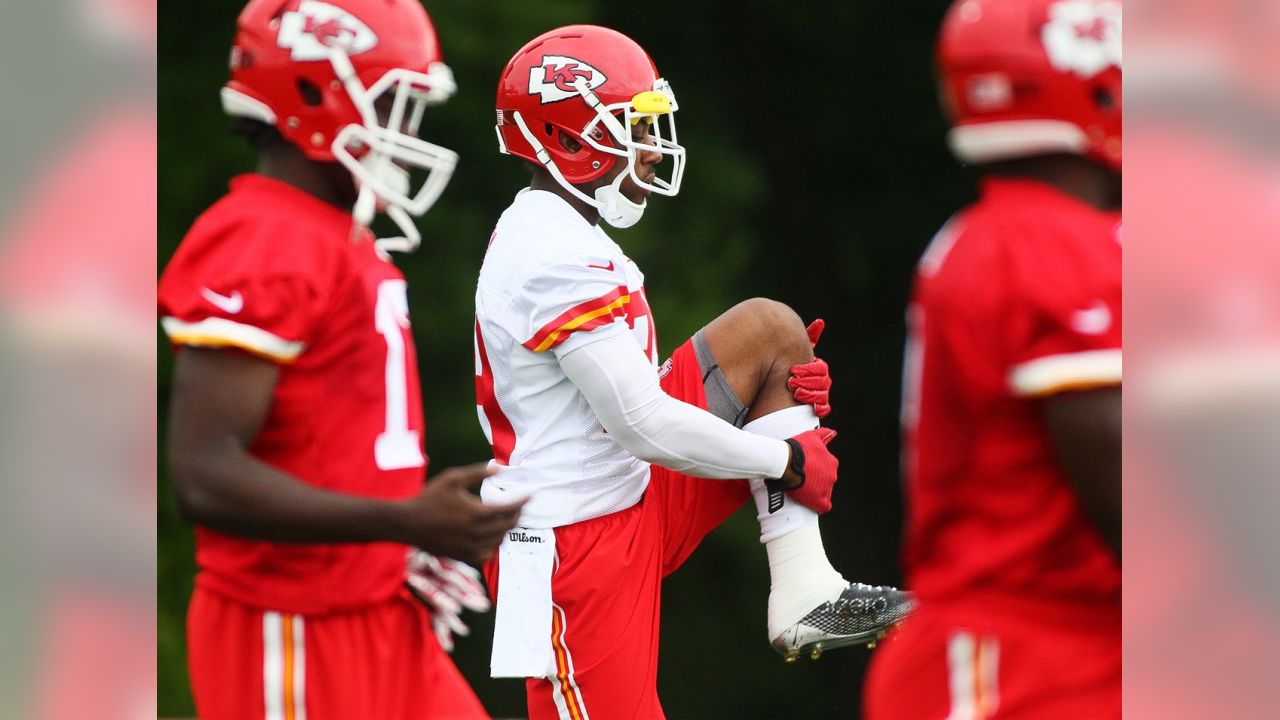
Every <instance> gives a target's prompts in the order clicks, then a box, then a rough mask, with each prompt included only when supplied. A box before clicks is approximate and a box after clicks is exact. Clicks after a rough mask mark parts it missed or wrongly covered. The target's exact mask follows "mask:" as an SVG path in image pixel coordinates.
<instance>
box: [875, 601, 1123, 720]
mask: <svg viewBox="0 0 1280 720" xmlns="http://www.w3.org/2000/svg"><path fill="white" fill-rule="evenodd" d="M1120 679H1121V678H1120V605H1119V603H1118V602H1116V603H1113V604H1107V605H1102V606H1094V607H1087V606H1072V605H1071V604H1070V603H1066V602H1060V603H1040V604H1031V603H1025V602H1022V601H1017V602H1010V601H1008V600H1005V599H994V598H991V599H982V598H973V599H972V600H970V601H966V602H965V603H964V606H963V607H960V606H953V605H951V604H948V605H947V606H945V607H939V606H937V605H932V604H930V603H928V602H924V603H921V606H920V608H919V609H918V610H917V611H916V612H915V613H914V614H913V615H912V616H911V617H910V618H908V619H907V620H906V621H905V622H904V623H903V624H902V625H901V626H899V628H898V629H897V630H896V631H895V632H894V633H893V634H892V635H890V636H889V638H888V639H887V640H886V641H885V642H883V643H881V646H880V649H879V650H877V651H876V653H875V656H874V657H873V658H872V661H871V667H870V669H869V671H868V673H867V681H866V689H865V692H864V694H863V697H864V699H865V704H866V717H867V718H868V720H943V719H944V718H946V719H948V720H1016V719H1019V718H1025V719H1026V720H1107V719H1108V718H1119V717H1120V705H1121V697H1120Z"/></svg>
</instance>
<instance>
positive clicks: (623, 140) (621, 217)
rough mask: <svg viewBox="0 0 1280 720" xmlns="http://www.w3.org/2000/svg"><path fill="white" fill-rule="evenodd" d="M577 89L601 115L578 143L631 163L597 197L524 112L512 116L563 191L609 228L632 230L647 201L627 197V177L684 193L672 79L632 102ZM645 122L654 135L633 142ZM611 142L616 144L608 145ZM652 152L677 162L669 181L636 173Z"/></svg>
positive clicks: (582, 85) (579, 83)
mask: <svg viewBox="0 0 1280 720" xmlns="http://www.w3.org/2000/svg"><path fill="white" fill-rule="evenodd" d="M574 87H575V88H576V89H577V91H578V94H579V95H580V96H581V97H582V99H583V101H585V102H586V103H587V104H588V105H589V106H590V107H591V108H592V110H594V111H595V116H594V117H593V118H592V119H591V120H590V121H589V122H588V123H587V124H586V126H585V127H583V128H582V130H581V131H580V132H579V133H578V138H579V139H580V140H581V141H582V142H584V143H585V144H586V145H588V146H590V147H591V148H592V149H594V150H597V151H599V152H603V153H608V154H610V155H616V156H617V157H618V160H617V161H616V162H623V163H626V171H625V172H619V173H618V174H617V175H616V176H615V177H614V179H613V181H612V182H610V183H608V184H607V185H603V186H601V187H599V188H596V190H595V193H594V197H592V196H588V195H587V194H586V193H584V192H582V191H581V190H579V189H578V188H577V186H575V185H574V184H573V183H570V182H569V181H568V180H567V179H566V178H565V177H564V174H563V173H561V172H560V169H559V168H558V167H556V164H555V160H554V159H552V157H551V154H550V153H548V152H547V150H546V148H545V147H544V146H543V145H542V143H541V142H540V141H539V140H538V139H537V138H536V137H535V136H534V134H533V133H532V132H531V131H530V130H529V128H528V126H527V125H526V124H525V121H524V118H522V117H521V115H520V112H519V111H514V112H512V113H511V114H512V117H513V119H514V121H515V124H516V125H517V127H519V129H520V132H521V134H522V135H523V136H524V137H525V139H526V140H527V141H528V142H529V144H530V145H531V146H532V147H533V149H534V152H535V153H536V154H537V157H538V161H539V162H540V163H541V164H542V165H543V166H544V167H545V168H546V169H547V171H548V172H550V173H551V176H552V177H554V178H555V179H556V181H557V182H558V183H560V185H561V186H562V187H564V188H565V189H566V190H568V191H569V192H570V193H572V194H573V196H574V197H576V198H578V199H579V200H581V201H583V202H585V203H587V204H588V205H590V206H592V207H594V208H596V210H597V211H599V213H600V217H601V218H602V219H603V220H604V221H605V222H607V223H609V225H611V226H613V227H616V228H628V227H631V226H632V225H634V224H636V223H637V222H638V221H639V220H640V217H641V215H643V214H644V210H645V207H646V205H647V201H642V202H639V203H636V202H633V201H631V200H630V199H628V198H627V197H626V196H625V195H623V194H622V182H623V180H624V178H627V177H630V178H631V181H632V182H633V183H634V184H635V185H636V187H639V188H642V189H644V190H647V191H649V192H654V193H658V194H660V195H668V196H672V195H676V194H677V193H679V192H680V182H681V180H682V179H683V177H684V161H685V149H684V147H683V146H682V145H680V144H679V143H678V142H677V141H676V128H675V111H676V110H677V109H678V108H679V106H678V105H677V103H676V98H675V93H673V92H672V91H671V86H670V85H669V84H668V83H667V81H666V80H663V79H661V78H659V79H658V80H656V81H655V82H654V84H653V89H652V90H646V91H644V92H641V93H638V94H636V95H635V96H634V97H632V98H631V99H630V100H629V101H627V102H619V103H613V104H611V105H605V104H604V103H603V102H601V101H600V98H599V97H598V96H597V95H596V94H595V93H594V92H593V91H592V90H591V89H590V88H589V87H587V83H586V81H585V80H583V79H582V78H577V79H576V81H575V83H574ZM641 122H647V123H648V124H649V133H647V134H646V136H645V138H644V139H643V140H636V139H634V138H633V137H632V134H631V129H632V128H633V127H635V126H636V125H638V124H639V123H641ZM610 138H611V139H612V140H613V142H612V143H609V142H608V141H607V139H610ZM499 141H501V134H499ZM602 141H603V142H602ZM646 152H647V153H659V154H661V155H663V156H665V157H670V158H671V170H670V172H669V175H668V176H667V177H666V178H661V177H658V176H657V175H655V176H654V178H653V179H652V180H645V179H643V178H641V177H640V176H639V175H637V174H636V166H637V165H638V159H639V157H640V153H646Z"/></svg>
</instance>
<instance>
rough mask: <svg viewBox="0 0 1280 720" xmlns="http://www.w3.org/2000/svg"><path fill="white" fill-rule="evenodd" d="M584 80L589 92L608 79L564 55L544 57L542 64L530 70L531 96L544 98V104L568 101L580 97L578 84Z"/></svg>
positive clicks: (586, 65)
mask: <svg viewBox="0 0 1280 720" xmlns="http://www.w3.org/2000/svg"><path fill="white" fill-rule="evenodd" d="M580 79H581V80H582V81H583V82H585V83H586V84H587V89H588V90H595V89H596V88H598V87H600V86H601V85H603V84H604V83H605V81H606V80H608V78H606V77H605V75H604V73H602V72H600V71H599V70H597V69H595V68H593V67H591V66H590V65H588V64H586V63H584V62H582V61H581V60H578V59H577V58H571V57H565V56H564V55H543V56H542V64H541V65H536V66H534V67H532V68H529V94H530V95H539V96H541V97H542V104H543V105H546V104H547V103H553V102H559V101H561V100H567V99H569V98H571V97H575V96H577V95H578V89H577V87H576V83H577V82H578V80H580Z"/></svg>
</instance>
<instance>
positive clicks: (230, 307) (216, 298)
mask: <svg viewBox="0 0 1280 720" xmlns="http://www.w3.org/2000/svg"><path fill="white" fill-rule="evenodd" d="M200 294H201V295H202V296H204V299H205V300H208V301H209V302H210V303H212V304H213V306H214V307H216V308H218V309H219V310H221V311H223V312H225V313H229V314H231V315H235V314H236V313H238V312H240V311H241V310H243V309H244V296H243V295H241V294H240V291H239V290H236V291H235V292H233V293H231V294H230V295H219V294H218V293H216V292H214V291H212V290H210V289H209V288H200Z"/></svg>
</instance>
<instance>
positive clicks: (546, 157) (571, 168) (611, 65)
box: [497, 25, 685, 227]
mask: <svg viewBox="0 0 1280 720" xmlns="http://www.w3.org/2000/svg"><path fill="white" fill-rule="evenodd" d="M677 108H678V106H677V105H676V97H675V94H674V93H673V92H672V91H671V86H670V85H668V84H667V81H666V80H663V79H662V78H661V77H659V75H658V70H657V68H656V67H654V64H653V60H651V59H649V55H648V53H646V52H645V51H644V49H643V48H641V47H640V46H639V45H637V44H636V42H635V41H634V40H632V39H631V38H629V37H627V36H626V35H623V34H622V33H620V32H617V31H615V30H610V29H608V28H603V27H598V26H595V25H569V26H566V27H562V28H557V29H555V30H552V31H550V32H546V33H543V34H542V35H539V36H538V37H536V38H534V39H533V40H531V41H530V42H529V43H528V44H527V45H525V46H524V47H522V48H520V50H519V51H518V52H517V53H516V54H515V56H514V57H512V58H511V60H510V62H508V63H507V66H506V68H505V69H503V71H502V77H501V78H500V79H499V80H498V99H497V109H498V125H497V131H498V149H499V150H500V151H501V152H503V153H507V154H510V155H515V156H517V157H522V158H524V159H526V160H529V161H531V162H536V163H538V164H540V165H542V166H543V167H545V168H546V169H547V170H548V171H549V172H550V173H551V175H552V177H554V178H555V179H556V180H557V181H558V182H559V183H560V184H561V185H562V186H564V187H565V188H566V189H567V190H569V192H571V193H573V194H574V196H576V197H577V198H578V199H580V200H582V201H583V202H585V203H588V204H589V205H591V206H593V207H595V208H597V209H598V210H599V211H600V216H601V217H602V218H604V220H605V221H606V222H608V223H609V224H610V225H613V226H614V227H629V226H631V225H633V224H635V222H636V221H637V220H639V219H640V215H641V214H642V213H643V212H644V208H645V203H640V204H636V203H633V202H631V201H630V200H628V199H627V198H626V197H624V196H623V195H622V193H621V191H620V187H621V184H622V179H623V178H624V177H627V176H630V178H631V180H632V182H634V183H635V184H636V185H638V186H639V187H642V188H645V189H647V190H649V191H651V192H656V193H659V194H661V195H675V194H676V193H678V192H679V191H680V179H681V177H683V175H684V160H685V152H684V148H683V147H682V146H681V145H679V144H678V143H677V142H676V129H675V117H674V114H675V111H676V110H677ZM664 119H665V121H666V122H665V129H664V128H663V127H662V121H663V120H664ZM641 121H645V122H648V123H649V125H650V128H651V129H650V133H651V134H650V135H648V136H647V137H646V138H645V139H644V140H636V139H634V138H633V137H632V135H631V128H632V127H633V126H634V125H636V124H637V123H639V122H641ZM559 132H564V133H566V134H568V135H569V136H570V137H573V138H574V139H576V140H578V141H579V142H580V143H581V144H582V149H580V150H578V151H577V152H572V153H571V152H569V151H568V150H566V149H565V148H564V147H563V146H562V145H561V144H560V142H559V138H558V137H557V133H559ZM641 152H658V153H661V154H662V155H664V156H667V157H670V158H671V159H672V166H671V170H670V172H669V174H668V175H667V177H666V178H665V179H663V178H658V177H654V178H653V179H652V180H648V181H646V180H643V179H641V178H640V177H638V176H637V175H636V172H635V164H636V163H635V161H636V157H637V156H638V154H639V153H641ZM619 161H621V162H625V163H627V168H628V172H626V173H621V172H620V173H618V175H617V177H616V178H615V179H614V181H613V182H612V183H610V184H609V185H606V186H604V187H601V188H598V189H597V190H596V191H595V196H594V197H589V196H588V195H587V194H586V193H584V192H582V191H581V190H579V189H578V188H576V187H575V185H576V184H578V183H584V182H590V181H592V180H595V179H597V178H599V177H601V176H603V175H605V174H606V173H608V172H609V171H610V170H611V169H612V168H613V167H614V164H615V163H617V162H619Z"/></svg>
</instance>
